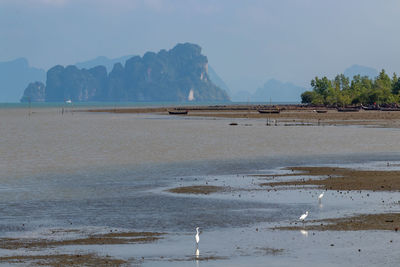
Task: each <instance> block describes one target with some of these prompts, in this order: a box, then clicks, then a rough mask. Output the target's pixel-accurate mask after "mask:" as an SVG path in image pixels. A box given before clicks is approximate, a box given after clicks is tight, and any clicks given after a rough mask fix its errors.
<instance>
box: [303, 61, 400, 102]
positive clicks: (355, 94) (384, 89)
mask: <svg viewBox="0 0 400 267" xmlns="http://www.w3.org/2000/svg"><path fill="white" fill-rule="evenodd" d="M311 87H312V91H306V92H304V93H303V94H301V102H302V103H304V104H312V105H318V106H320V105H325V106H336V107H342V106H348V105H385V104H399V102H400V95H399V92H400V79H399V77H397V74H396V73H393V76H392V78H390V77H389V75H387V74H386V72H385V70H384V69H382V71H381V72H380V73H379V75H378V76H377V77H376V78H374V79H371V78H369V77H368V76H360V75H356V76H354V77H353V79H352V80H350V78H348V77H346V76H345V75H344V74H339V75H337V76H336V77H335V78H334V79H333V80H329V79H328V78H327V77H323V78H318V77H315V79H313V80H311Z"/></svg>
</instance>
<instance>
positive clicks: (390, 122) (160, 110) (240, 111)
mask: <svg viewBox="0 0 400 267" xmlns="http://www.w3.org/2000/svg"><path fill="white" fill-rule="evenodd" d="M259 109H270V110H271V109H272V110H277V109H279V110H280V112H279V113H259V112H258V110H259ZM173 110H175V111H188V113H187V114H182V115H170V114H169V113H168V111H173ZM320 110H324V111H326V112H325V113H319V112H317V111H320ZM80 111H83V112H106V113H117V114H146V113H151V114H156V115H168V116H182V117H183V116H186V117H213V118H227V119H266V120H270V121H271V122H273V124H276V125H279V126H282V125H283V126H302V125H312V126H324V125H327V126H332V125H356V126H357V125H358V126H371V127H390V128H400V112H397V111H381V110H360V111H358V112H339V111H337V110H336V109H334V108H317V107H309V106H304V105H274V106H266V105H221V106H175V107H157V108H153V107H148V108H105V109H104V108H101V109H85V110H80ZM271 125H272V123H271Z"/></svg>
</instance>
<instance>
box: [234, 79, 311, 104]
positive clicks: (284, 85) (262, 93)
mask: <svg viewBox="0 0 400 267" xmlns="http://www.w3.org/2000/svg"><path fill="white" fill-rule="evenodd" d="M305 90H306V89H305V88H304V87H301V86H297V85H294V84H292V83H289V82H281V81H278V80H275V79H270V80H268V81H267V82H266V83H265V84H264V85H263V86H262V87H260V88H258V89H257V90H256V91H255V92H254V93H250V92H248V91H239V92H237V93H236V94H234V95H233V96H232V101H238V102H245V101H251V102H270V101H272V102H300V95H301V93H303V92H304V91H305Z"/></svg>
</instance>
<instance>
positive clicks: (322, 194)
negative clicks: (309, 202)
mask: <svg viewBox="0 0 400 267" xmlns="http://www.w3.org/2000/svg"><path fill="white" fill-rule="evenodd" d="M323 197H324V192H322V193H321V194H320V195H319V196H318V201H319V202H321V199H322V198H323Z"/></svg>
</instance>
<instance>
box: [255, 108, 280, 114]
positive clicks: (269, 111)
mask: <svg viewBox="0 0 400 267" xmlns="http://www.w3.org/2000/svg"><path fill="white" fill-rule="evenodd" d="M257 111H258V112H259V113H265V114H279V113H280V112H281V111H280V110H279V109H259V110H257Z"/></svg>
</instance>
